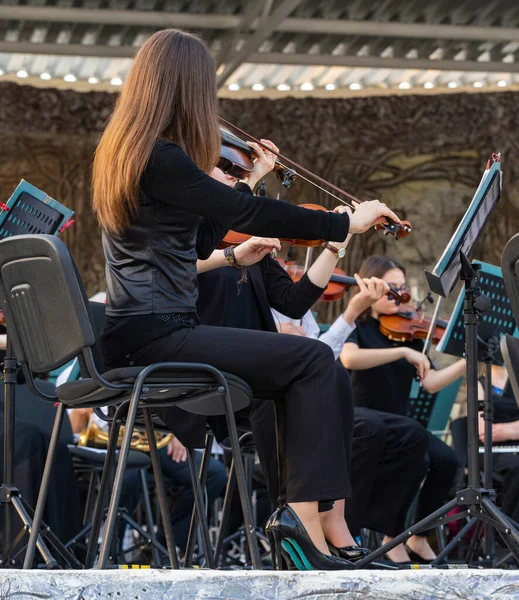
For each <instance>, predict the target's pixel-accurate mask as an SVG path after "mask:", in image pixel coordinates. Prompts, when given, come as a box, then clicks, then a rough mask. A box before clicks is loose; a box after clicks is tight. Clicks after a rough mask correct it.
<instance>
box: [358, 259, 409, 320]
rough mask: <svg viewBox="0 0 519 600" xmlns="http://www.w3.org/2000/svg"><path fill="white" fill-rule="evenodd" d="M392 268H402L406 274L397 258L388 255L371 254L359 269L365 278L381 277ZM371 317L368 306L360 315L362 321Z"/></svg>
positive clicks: (360, 274)
mask: <svg viewBox="0 0 519 600" xmlns="http://www.w3.org/2000/svg"><path fill="white" fill-rule="evenodd" d="M391 269H400V270H401V271H402V273H403V274H404V275H405V268H404V266H403V265H402V264H401V263H399V262H398V261H396V260H393V259H392V258H389V257H388V256H377V255H374V256H370V257H369V258H366V260H365V261H364V262H363V263H362V265H361V267H360V269H359V276H360V277H362V278H363V279H369V278H370V277H378V278H379V279H381V278H382V277H384V275H385V274H386V273H387V272H388V271H391ZM369 317H371V307H369V308H367V309H366V310H365V311H364V312H363V313H361V314H360V315H359V317H358V319H359V320H360V321H365V320H366V319H368V318H369Z"/></svg>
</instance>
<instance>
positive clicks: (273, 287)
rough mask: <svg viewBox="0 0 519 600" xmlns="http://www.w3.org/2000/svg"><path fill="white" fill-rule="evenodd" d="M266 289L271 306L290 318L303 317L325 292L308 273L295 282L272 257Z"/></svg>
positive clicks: (268, 267) (268, 268)
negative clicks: (313, 281) (311, 279)
mask: <svg viewBox="0 0 519 600" xmlns="http://www.w3.org/2000/svg"><path fill="white" fill-rule="evenodd" d="M265 289H266V291H267V298H268V302H269V306H270V307H271V308H274V309H275V310H277V311H278V312H280V313H281V314H282V315H285V316H286V317H288V318H290V319H302V318H303V317H304V316H305V314H306V313H307V312H308V311H309V310H310V309H311V308H312V306H313V305H314V304H315V302H317V300H319V298H320V297H321V295H322V293H323V292H324V288H323V287H319V286H317V285H315V284H314V283H312V282H311V281H310V279H309V277H308V273H305V274H304V275H303V277H301V279H300V280H299V281H297V282H295V283H294V282H293V281H292V279H291V277H290V275H289V274H288V273H287V272H286V271H285V269H283V267H282V266H281V265H280V264H279V263H278V262H277V260H274V259H272V258H269V259H268V264H267V273H266V279H265Z"/></svg>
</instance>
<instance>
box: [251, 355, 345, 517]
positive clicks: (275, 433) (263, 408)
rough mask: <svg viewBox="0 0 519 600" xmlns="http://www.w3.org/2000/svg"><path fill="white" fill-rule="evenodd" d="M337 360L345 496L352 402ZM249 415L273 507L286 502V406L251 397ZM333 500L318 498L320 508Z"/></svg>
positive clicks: (325, 508) (328, 508)
mask: <svg viewBox="0 0 519 600" xmlns="http://www.w3.org/2000/svg"><path fill="white" fill-rule="evenodd" d="M335 364H336V367H335V368H336V376H337V384H338V389H339V394H340V397H341V398H342V402H341V425H342V431H343V433H342V440H343V443H344V452H345V455H346V464H347V469H348V475H347V480H346V483H347V486H348V493H347V494H346V496H345V497H346V498H349V497H350V496H351V493H352V492H351V485H350V481H351V454H352V439H353V438H352V434H353V402H352V390H351V382H350V377H349V374H348V372H347V371H346V370H345V369H344V368H343V367H342V366H341V365H340V364H339V363H335ZM248 419H249V422H250V427H251V430H252V435H253V438H254V443H255V445H256V451H257V453H258V457H259V460H260V464H261V468H262V470H263V473H264V476H265V480H266V484H267V490H268V495H269V498H270V501H271V504H272V509H273V510H275V509H276V508H277V506H283V504H285V502H286V465H285V464H284V463H283V461H281V462H279V461H278V456H279V455H280V456H281V457H282V456H283V455H284V448H285V447H286V420H287V415H286V406H285V404H284V403H282V402H264V401H261V400H256V399H254V400H253V403H252V406H251V407H250V411H249V415H248ZM332 506H333V503H332V502H325V501H321V502H319V512H326V511H328V510H331V508H332Z"/></svg>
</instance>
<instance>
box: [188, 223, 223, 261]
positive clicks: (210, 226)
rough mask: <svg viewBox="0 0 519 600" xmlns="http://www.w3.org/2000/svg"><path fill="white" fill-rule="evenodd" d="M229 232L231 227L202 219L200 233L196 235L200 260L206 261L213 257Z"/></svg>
mask: <svg viewBox="0 0 519 600" xmlns="http://www.w3.org/2000/svg"><path fill="white" fill-rule="evenodd" d="M228 231H229V227H227V226H226V225H222V224H221V223H217V222H216V221H212V220H211V219H202V220H201V221H200V223H199V224H198V232H197V235H196V253H197V255H198V258H199V259H201V260H206V259H208V258H209V257H210V256H211V253H212V252H213V250H214V249H215V248H218V245H219V244H220V242H221V241H222V240H223V238H224V237H225V234H226V233H227V232H228Z"/></svg>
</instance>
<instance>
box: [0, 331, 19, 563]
mask: <svg viewBox="0 0 519 600" xmlns="http://www.w3.org/2000/svg"><path fill="white" fill-rule="evenodd" d="M17 372H18V364H17V362H16V358H14V350H13V345H12V343H11V342H10V341H9V336H7V343H6V349H5V360H4V369H3V380H4V465H3V480H2V481H3V486H2V488H0V489H2V494H5V495H6V498H5V499H6V500H9V496H10V493H9V491H8V489H7V488H4V486H8V485H9V484H12V483H13V477H14V427H15V418H14V415H15V386H16V374H17ZM10 540H11V510H10V506H9V503H6V504H4V531H3V537H2V557H7V556H8V555H9V545H10Z"/></svg>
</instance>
